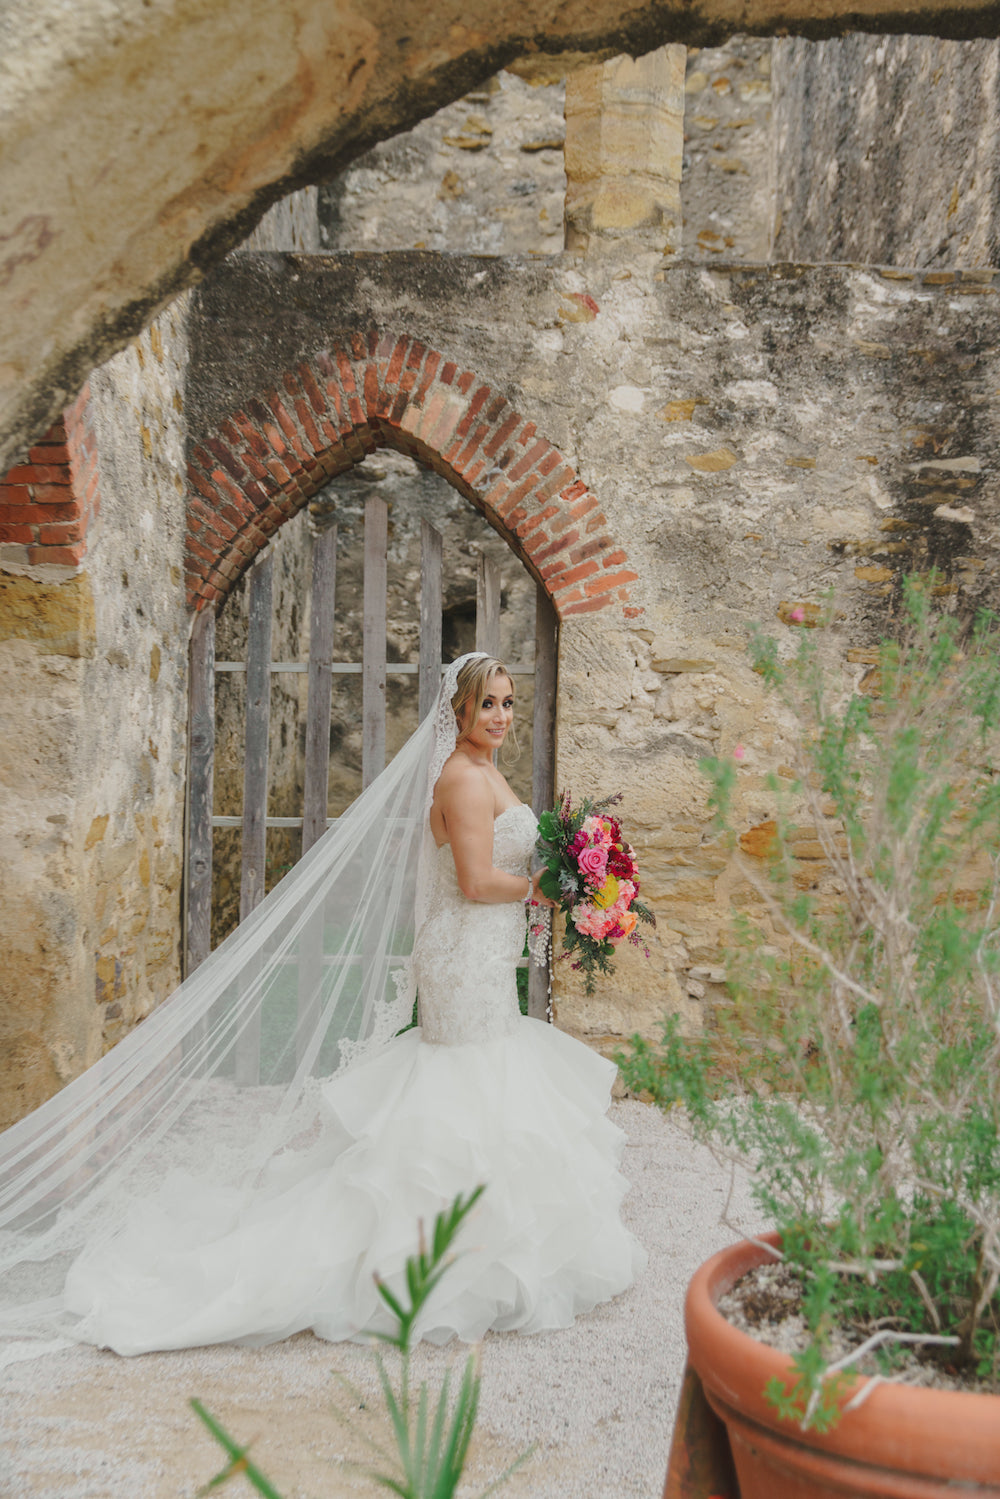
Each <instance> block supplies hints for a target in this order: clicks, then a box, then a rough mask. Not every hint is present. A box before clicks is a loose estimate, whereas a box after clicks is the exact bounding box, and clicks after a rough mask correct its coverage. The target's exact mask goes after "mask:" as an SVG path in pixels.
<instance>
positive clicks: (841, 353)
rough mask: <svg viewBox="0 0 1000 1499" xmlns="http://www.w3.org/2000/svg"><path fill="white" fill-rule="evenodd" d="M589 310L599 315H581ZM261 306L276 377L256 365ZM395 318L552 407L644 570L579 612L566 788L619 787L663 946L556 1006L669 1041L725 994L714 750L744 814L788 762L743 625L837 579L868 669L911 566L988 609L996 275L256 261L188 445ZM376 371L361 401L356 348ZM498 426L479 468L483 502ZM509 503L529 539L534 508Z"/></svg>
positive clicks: (561, 762) (203, 366) (571, 458)
mask: <svg viewBox="0 0 1000 1499" xmlns="http://www.w3.org/2000/svg"><path fill="white" fill-rule="evenodd" d="M583 298H585V299H587V305H588V307H590V309H591V312H592V315H591V316H590V317H589V318H588V319H587V320H586V321H578V320H576V319H575V317H570V318H569V319H568V320H564V318H563V309H564V308H567V307H568V308H572V307H576V306H579V305H581V302H580V299H583ZM255 309H258V310H259V316H260V318H261V323H260V335H259V336H258V337H257V338H256V339H255V340H254V343H255V347H257V348H258V349H260V350H264V351H266V358H267V359H269V360H270V361H271V365H270V369H269V370H268V369H266V368H264V367H263V366H262V365H260V364H258V367H257V368H256V370H255V371H254V372H253V374H252V377H251V374H250V373H249V372H248V371H247V369H246V363H245V356H244V350H245V347H246V343H247V340H248V339H250V338H251V337H252V325H253V323H254V319H255V316H256V315H257V314H256V313H255ZM400 309H405V325H404V327H403V328H401V326H400V325H401V322H402V321H403V316H402V315H401V312H400ZM373 322H374V323H375V324H376V326H378V325H381V326H387V327H390V328H392V330H393V331H394V332H397V331H398V332H405V334H406V336H407V337H409V338H411V339H414V340H418V341H420V343H421V344H422V346H423V347H424V348H425V349H426V348H429V347H434V348H436V349H440V350H441V351H442V352H443V355H444V356H445V357H447V358H449V359H451V360H453V361H454V362H455V367H456V368H457V369H459V370H462V369H470V370H475V379H476V380H479V381H481V382H482V388H483V390H488V391H489V394H488V395H486V397H485V399H486V400H487V401H490V400H492V399H493V398H494V396H497V395H503V396H504V397H505V398H506V399H507V400H508V401H509V402H510V404H511V405H512V406H513V407H515V408H516V410H517V411H518V412H520V413H521V414H522V417H523V418H525V419H528V420H530V422H531V423H532V424H533V425H534V427H535V428H536V429H537V433H538V436H539V438H540V439H544V441H541V442H540V445H539V446H540V449H541V451H542V452H543V453H544V452H547V451H548V444H555V445H556V447H557V448H558V450H559V452H560V454H561V455H562V456H563V458H564V459H565V460H566V461H567V462H568V463H569V464H571V465H572V466H573V468H574V469H575V471H576V472H577V473H579V474H583V475H586V480H587V483H588V484H589V486H590V488H591V490H592V491H593V493H594V494H595V495H596V496H597V498H598V501H599V503H600V506H601V511H602V513H603V516H604V518H605V520H604V525H605V526H606V531H605V532H604V533H603V534H604V535H606V536H607V537H608V538H609V545H614V546H615V547H618V548H620V549H621V550H622V551H624V552H625V553H626V555H627V564H626V565H627V567H628V568H629V569H631V570H633V571H634V572H635V573H636V574H637V575H638V577H637V581H635V582H634V583H633V584H631V585H630V592H631V598H630V599H629V601H628V603H627V605H624V606H622V605H619V604H615V605H614V606H613V607H607V608H604V609H601V610H599V611H598V612H596V613H575V614H574V613H572V612H571V609H572V608H575V607H576V606H570V609H567V608H566V607H565V604H564V605H563V606H562V612H563V616H564V617H563V621H562V626H561V636H560V677H559V707H558V712H559V719H558V743H557V755H558V782H559V784H560V785H561V786H566V787H569V788H571V789H572V790H573V791H574V792H575V793H576V794H578V795H579V794H582V793H583V792H585V791H590V790H610V789H621V790H623V791H624V792H625V794H626V798H627V800H626V820H627V822H628V824H629V826H630V827H631V828H632V829H633V831H634V842H635V844H636V848H637V850H638V852H639V854H640V858H641V860H642V862H643V866H644V869H645V877H646V884H645V893H646V894H647V896H648V897H649V898H650V901H651V903H652V904H653V906H654V908H655V909H656V911H657V915H658V921H659V925H658V928H657V931H656V933H655V936H654V937H653V940H652V941H651V942H650V948H651V951H652V957H651V959H650V961H649V962H648V963H647V962H646V961H645V960H644V959H643V958H642V957H641V956H640V955H638V954H634V953H631V952H626V953H625V954H624V956H623V958H622V961H621V964H620V969H619V976H618V978H617V979H616V980H615V981H614V982H612V983H610V984H607V985H604V986H602V988H601V990H600V991H599V993H598V995H597V996H596V997H595V998H594V999H593V1000H587V999H586V998H585V997H584V996H583V995H582V993H581V992H580V991H579V989H578V988H577V986H576V985H575V984H574V983H573V982H572V981H571V978H570V976H568V975H567V974H566V973H565V972H564V971H561V970H560V972H559V979H558V987H557V999H558V1014H559V1020H560V1023H561V1024H562V1025H564V1026H566V1027H567V1028H568V1029H570V1030H573V1031H575V1032H577V1033H578V1034H581V1035H584V1036H587V1037H588V1038H589V1039H591V1040H592V1041H594V1042H596V1043H597V1044H611V1043H613V1042H614V1040H615V1038H616V1037H619V1036H620V1035H622V1034H623V1033H627V1032H629V1031H631V1030H632V1029H633V1028H636V1027H638V1028H642V1029H646V1030H652V1029H653V1028H654V1027H655V1025H656V1024H657V1021H658V1018H659V1015H660V1013H661V1012H662V1010H663V1008H664V1007H665V1006H668V1007H671V1008H674V1009H676V1010H679V1011H680V1012H681V1013H683V1014H684V1015H685V1017H686V1019H687V1021H688V1023H689V1024H691V1025H693V1026H696V1025H698V1024H699V1023H701V1019H702V1016H703V1015H704V1014H705V1013H706V1008H707V1007H710V1006H711V1004H712V1003H713V1002H714V1001H716V1000H717V999H718V998H719V992H720V991H719V990H718V988H717V987H714V988H713V985H714V984H715V982H716V980H717V979H718V977H719V974H720V966H721V948H722V943H723V941H724V936H725V931H726V927H727V923H728V919H729V914H728V913H729V899H730V894H731V892H732V887H733V883H734V877H733V874H732V872H731V869H730V866H729V862H728V860H727V858H726V856H725V854H724V852H723V851H722V850H720V848H719V847H718V846H717V844H716V842H715V840H714V838H713V835H712V833H711V830H710V828H709V819H708V813H707V808H706V786H705V783H704V780H703V778H702V775H701V772H700V771H699V769H698V761H699V759H700V758H701V756H702V755H703V754H705V753H706V752H717V753H727V752H729V751H730V750H731V749H732V748H733V746H734V745H735V744H736V743H737V742H739V743H741V744H742V745H743V746H744V750H745V758H744V759H743V760H742V761H741V769H740V787H739V797H738V815H739V816H740V817H741V818H742V819H743V822H744V825H745V827H746V828H747V829H750V828H752V827H755V826H758V825H759V824H760V823H761V822H763V821H766V820H767V818H768V816H769V815H770V812H771V810H773V809H772V808H771V805H770V802H769V794H768V792H767V790H766V787H765V781H764V776H765V772H766V770H767V769H768V768H769V767H771V766H772V765H773V764H774V763H776V762H777V763H779V764H780V763H782V760H783V749H782V725H781V722H780V718H779V717H778V716H777V715H776V713H775V710H774V708H773V707H772V706H771V705H769V704H768V703H767V702H765V700H764V699H763V696H762V685H761V681H760V679H759V678H758V677H757V676H756V675H755V674H754V673H753V672H752V671H751V670H750V667H749V664H748V660H747V656H746V650H745V647H746V639H747V634H748V631H749V629H750V627H751V626H752V625H753V624H755V623H757V622H763V623H764V624H765V625H767V624H771V625H772V626H773V628H774V629H775V630H776V631H777V632H778V633H779V635H781V636H782V637H784V638H785V639H786V640H790V639H791V634H792V632H793V631H794V630H795V629H796V628H797V623H796V621H797V617H798V610H801V613H802V617H803V619H804V620H812V619H813V617H814V615H815V612H816V611H817V610H818V608H819V606H820V605H821V604H822V601H823V599H824V597H825V596H826V593H827V590H828V589H829V588H830V587H831V586H835V587H836V590H837V604H836V612H837V615H838V619H837V622H836V625H835V627H834V629H833V631H832V633H831V641H832V642H833V645H832V647H831V648H832V649H834V650H835V651H836V652H838V653H839V654H840V656H841V657H842V659H843V660H844V662H845V670H846V671H847V672H848V673H854V674H858V673H859V672H860V671H861V670H863V666H856V665H855V664H854V661H853V660H852V659H851V657H850V656H849V654H848V653H849V652H862V653H863V652H865V651H866V650H867V649H869V648H870V647H871V645H872V643H873V641H874V640H875V639H876V638H877V636H878V634H879V633H880V632H881V631H882V630H884V629H886V628H890V627H891V622H892V612H893V608H894V601H895V599H896V598H897V596H898V594H897V590H898V583H899V579H900V577H901V575H902V573H903V572H904V571H926V570H927V569H928V568H929V567H930V566H931V565H932V564H933V565H936V566H938V567H939V568H942V569H943V570H944V573H945V579H944V582H943V583H942V585H941V587H942V589H943V590H944V591H943V594H942V597H944V598H945V599H946V600H947V601H948V603H949V606H952V605H953V606H954V607H968V606H971V605H973V604H974V603H977V602H995V601H996V597H997V567H998V565H1000V554H998V553H997V552H996V549H995V545H994V543H993V541H992V540H991V537H992V535H993V530H994V526H995V521H996V512H997V506H998V503H1000V502H998V499H997V495H996V492H995V487H994V486H993V484H992V481H991V478H990V474H991V472H992V470H993V468H994V466H995V463H996V458H997V447H998V443H1000V427H998V424H997V420H996V416H995V414H994V412H993V411H992V410H991V405H990V402H991V393H992V391H993V389H994V388H995V384H996V380H997V376H998V374H1000V370H998V368H997V360H998V356H997V353H996V348H997V340H996V332H997V328H998V324H997V312H996V292H995V287H994V284H993V281H992V278H991V276H990V273H988V272H978V273H977V272H969V273H966V274H965V275H961V274H958V273H955V274H954V275H953V276H952V277H951V278H950V279H949V280H948V281H943V279H942V277H941V275H940V274H935V275H931V276H929V277H928V278H923V277H921V276H920V275H916V274H911V273H904V272H899V271H887V272H885V273H879V272H876V271H865V270H857V269H851V268H847V267H840V268H838V267H827V268H809V267H801V266H793V267H788V266H785V267H771V268H768V267H751V266H741V265H733V266H719V265H717V264H714V265H712V266H711V267H700V266H676V267H673V268H669V269H664V268H663V265H662V259H661V257H659V256H652V255H650V256H649V257H648V258H647V259H646V261H645V263H643V262H642V261H641V260H640V259H638V258H637V257H635V256H629V257H628V259H627V260H625V261H617V262H616V261H615V259H614V258H613V257H608V256H602V257H600V259H599V260H597V261H586V260H581V259H580V258H579V257H576V256H573V255H565V256H563V257H559V258H557V259H553V260H548V261H539V260H532V259H530V258H528V259H517V258H513V257H510V258H505V259H503V260H494V261H484V260H481V259H477V258H463V257H450V258H449V260H448V262H447V268H446V273H445V269H444V268H443V267H442V266H441V264H440V262H439V260H438V258H437V257H434V256H430V255H425V254H422V253H419V252H416V253H413V252H411V253H402V254H397V255H386V256H350V257H330V256H324V257H316V258H313V259H310V258H306V257H289V258H281V257H273V256H272V257H251V256H246V257H241V258H240V260H239V263H238V264H236V263H233V264H232V265H230V266H229V267H227V268H226V271H225V272H224V273H222V274H218V275H216V276H215V277H214V278H213V279H212V282H211V284H210V285H209V286H208V287H206V289H205V290H204V291H203V292H202V293H201V294H200V295H199V299H198V322H197V325H196V329H195V332H194V344H195V347H196V348H197V350H198V351H199V357H198V358H197V359H196V360H195V361H194V368H193V371H192V382H193V383H192V387H191V393H190V395H191V404H190V411H191V421H192V428H193V432H192V435H193V437H196V438H197V437H199V436H202V437H203V436H204V435H205V434H206V433H210V432H212V431H213V430H215V424H217V423H218V422H220V421H222V420H224V417H225V413H226V412H227V411H231V410H233V409H234V404H235V405H238V404H239V403H240V402H241V401H244V402H245V401H246V400H249V399H252V387H253V386H255V385H259V384H260V383H261V382H263V383H264V384H265V385H266V386H268V387H270V386H272V385H273V386H274V387H275V388H277V387H278V385H279V384H280V379H281V372H282V371H283V370H286V369H297V368H299V366H300V364H301V362H302V361H303V359H306V358H312V357H313V356H314V355H315V352H316V350H317V348H332V347H335V346H336V344H337V341H338V339H343V340H344V341H345V344H349V342H350V339H351V336H352V335H354V336H355V337H356V338H357V337H358V336H359V335H360V336H361V343H362V344H365V343H366V342H367V333H366V331H365V330H367V329H368V328H369V327H370V326H371V324H372V323H373ZM227 327H228V328H230V329H231V337H227V335H226V331H225V330H226V328H227ZM265 329H266V337H265V336H264V332H265ZM209 335H210V338H211V342H210V343H209ZM367 347H368V348H374V344H373V343H371V342H367ZM387 347H391V344H389V345H388V346H387ZM380 357H381V356H380ZM404 357H405V356H404ZM376 362H377V361H376ZM358 377H359V388H360V385H362V384H363V385H364V386H365V388H366V389H367V380H366V378H365V376H364V368H363V359H362V364H361V365H360V366H359V368H358ZM378 378H379V376H378V372H377V371H375V370H374V366H373V379H376V380H377V379H378ZM474 388H475V387H474V385H473V386H472V387H470V390H471V389H474ZM430 389H431V387H430V386H428V392H430ZM427 399H428V402H429V401H430V400H431V399H432V397H431V396H430V394H429V395H428V397H427ZM428 409H429V407H428ZM498 419H499V418H498ZM377 428H378V424H377V423H376V426H375V428H372V430H377ZM385 430H386V432H388V429H385ZM484 430H487V429H484ZM301 440H304V437H303V438H302V439H301ZM386 440H387V441H391V440H392V438H391V435H387V437H386ZM485 440H486V439H485V438H477V439H476V441H475V442H472V443H471V444H470V448H469V455H468V457H467V458H466V459H465V460H464V467H463V472H464V473H466V474H467V475H469V476H470V477H469V480H468V483H469V486H470V488H471V490H472V492H473V494H474V495H475V492H476V484H477V481H476V479H475V478H474V474H475V471H476V456H475V455H476V447H477V444H478V442H481V441H485ZM360 451H361V450H360V448H359V452H360ZM369 461H372V460H369ZM374 461H378V460H377V459H376V460H374ZM495 461H496V462H498V463H499V464H500V467H501V469H502V468H503V467H504V466H505V465H508V464H513V463H514V461H515V460H514V458H513V457H511V458H510V459H507V458H506V457H504V456H503V455H502V453H501V455H500V456H499V457H498V458H497V459H496V460H495ZM531 461H532V462H534V461H535V460H534V459H532V460H531ZM538 461H544V460H543V459H539V460H538ZM529 467H530V465H529ZM512 471H513V470H512ZM488 482H489V483H490V484H496V483H497V481H496V480H495V479H494V477H493V472H492V471H491V473H490V475H489V478H488ZM501 492H502V485H501ZM479 503H480V504H482V505H483V507H484V508H485V509H487V510H489V508H490V507H489V505H488V504H487V502H486V499H485V497H482V496H481V497H480V500H479ZM525 503H527V502H525ZM503 510H504V506H503V503H500V505H499V508H498V509H496V510H494V512H493V524H494V525H495V526H497V527H498V529H500V530H501V532H503V530H504V526H505V521H504V516H503ZM508 513H509V514H511V515H512V517H513V518H512V520H511V523H510V524H511V526H513V525H514V524H515V523H516V527H517V532H518V534H517V535H514V534H513V533H512V532H511V531H510V528H509V527H508V535H509V537H510V540H511V541H512V542H513V544H514V545H515V546H516V547H518V548H519V549H521V547H522V545H523V543H522V542H521V540H520V536H521V534H522V532H524V531H525V528H529V527H530V526H531V524H532V520H533V516H534V510H533V509H532V507H531V506H530V505H529V506H528V509H527V513H526V514H525V516H524V518H523V520H517V519H516V515H517V514H518V513H520V512H509V511H508ZM616 555H617V554H616ZM549 577H550V579H551V578H552V574H551V573H549ZM551 586H554V583H553V584H552V585H551ZM563 597H564V599H566V600H568V599H570V598H572V597H573V594H572V592H565V593H564V595H563ZM556 605H557V608H559V607H560V595H559V594H557V595H556ZM857 659H860V658H857Z"/></svg>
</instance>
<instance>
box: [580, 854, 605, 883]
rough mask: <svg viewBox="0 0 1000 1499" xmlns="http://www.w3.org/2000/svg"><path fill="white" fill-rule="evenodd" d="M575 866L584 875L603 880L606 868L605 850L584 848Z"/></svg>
mask: <svg viewBox="0 0 1000 1499" xmlns="http://www.w3.org/2000/svg"><path fill="white" fill-rule="evenodd" d="M577 864H578V865H579V867H580V869H581V871H582V872H583V873H584V874H586V875H593V876H594V878H595V879H598V880H603V879H604V871H605V870H606V869H607V867H608V851H607V849H605V848H585V849H583V850H582V852H581V853H580V854H579V855H578V856H577Z"/></svg>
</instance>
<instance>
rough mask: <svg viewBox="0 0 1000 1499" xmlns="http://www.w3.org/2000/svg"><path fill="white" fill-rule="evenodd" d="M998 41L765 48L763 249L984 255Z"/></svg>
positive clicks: (887, 257) (993, 255)
mask: <svg viewBox="0 0 1000 1499" xmlns="http://www.w3.org/2000/svg"><path fill="white" fill-rule="evenodd" d="M998 68H1000V43H997V42H996V41H976V42H949V41H941V40H938V39H937V38H934V37H918V36H900V37H882V38H878V37H871V36H850V37H844V38H842V39H838V40H836V41H829V42H805V41H802V40H800V39H797V38H795V39H785V40H778V41H775V43H774V99H775V102H774V116H775V137H774V148H775V165H774V179H775V184H776V190H777V205H776V215H777V219H776V236H775V250H774V253H775V258H776V259H779V260H812V261H827V260H847V261H860V262H863V263H869V264H876V265H899V266H922V267H941V268H943V267H955V266H986V265H996V264H997V250H998V243H997V242H998V222H997V166H996V162H997V148H998V120H1000V115H998V104H1000V96H998Z"/></svg>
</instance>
